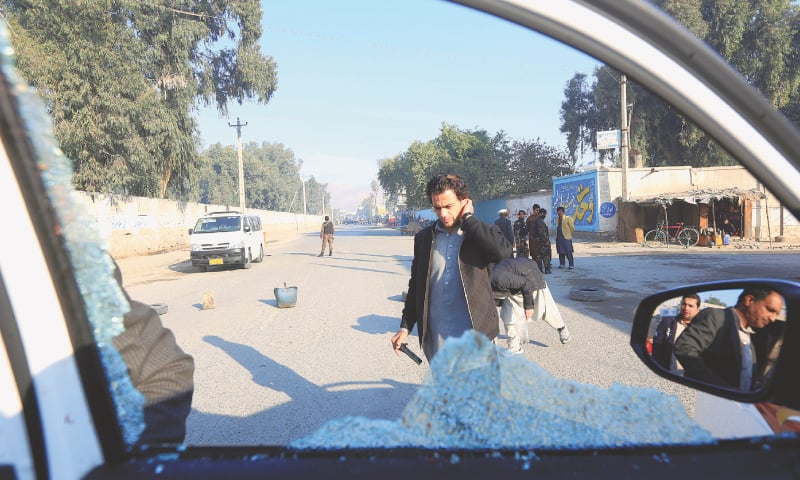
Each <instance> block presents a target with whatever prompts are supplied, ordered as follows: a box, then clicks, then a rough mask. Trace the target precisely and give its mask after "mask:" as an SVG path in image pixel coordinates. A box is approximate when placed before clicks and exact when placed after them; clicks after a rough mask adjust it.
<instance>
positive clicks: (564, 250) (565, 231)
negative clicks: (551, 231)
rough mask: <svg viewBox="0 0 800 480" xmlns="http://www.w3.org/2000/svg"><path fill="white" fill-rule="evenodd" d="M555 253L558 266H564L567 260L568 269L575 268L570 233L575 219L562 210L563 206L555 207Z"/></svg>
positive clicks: (573, 229) (572, 232)
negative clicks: (556, 216) (556, 218)
mask: <svg viewBox="0 0 800 480" xmlns="http://www.w3.org/2000/svg"><path fill="white" fill-rule="evenodd" d="M556 213H557V214H558V220H556V253H558V268H564V266H565V264H566V262H569V269H570V270H572V269H573V268H575V259H574V257H573V255H572V254H573V252H574V251H575V250H574V249H573V248H572V234H574V233H575V220H573V218H572V217H571V216H569V215H567V214H566V212H565V211H564V207H558V208H556Z"/></svg>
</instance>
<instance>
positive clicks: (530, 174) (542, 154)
mask: <svg viewBox="0 0 800 480" xmlns="http://www.w3.org/2000/svg"><path fill="white" fill-rule="evenodd" d="M572 172H573V163H572V162H571V161H570V158H569V156H568V155H567V153H566V152H564V151H559V150H558V149H556V148H555V147H552V146H548V145H546V144H544V143H543V142H542V141H541V140H540V139H538V138H537V139H536V140H533V141H531V140H519V141H516V140H515V141H514V142H513V143H512V144H511V156H510V161H509V165H508V174H509V177H510V182H511V183H512V187H511V191H509V193H510V194H512V195H514V194H517V195H520V194H525V193H530V192H537V191H539V190H549V189H551V188H552V187H553V177H558V176H561V175H565V174H569V173H572Z"/></svg>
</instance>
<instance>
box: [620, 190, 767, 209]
mask: <svg viewBox="0 0 800 480" xmlns="http://www.w3.org/2000/svg"><path fill="white" fill-rule="evenodd" d="M734 197H739V198H744V199H749V200H763V199H765V198H767V195H766V194H765V193H764V192H762V191H760V190H758V189H755V188H751V189H743V188H720V189H699V190H691V191H687V192H675V193H662V194H659V195H652V194H650V195H631V197H630V199H628V202H631V203H638V204H642V205H671V204H672V203H674V202H676V201H684V202H687V203H705V204H710V203H711V200H720V199H722V198H734Z"/></svg>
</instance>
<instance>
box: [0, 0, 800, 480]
mask: <svg viewBox="0 0 800 480" xmlns="http://www.w3.org/2000/svg"><path fill="white" fill-rule="evenodd" d="M458 3H462V4H464V5H468V6H471V7H473V8H476V9H479V10H482V11H485V12H487V13H490V14H493V15H496V16H499V17H501V18H504V19H507V20H509V21H512V22H515V23H517V24H519V25H522V26H525V27H528V28H531V29H533V30H536V31H539V32H542V33H544V34H546V35H549V36H551V37H553V38H556V39H559V40H562V41H564V42H567V43H569V44H571V45H573V46H575V47H576V48H579V49H581V50H583V51H585V52H587V53H590V54H592V55H593V56H595V57H597V58H599V59H601V60H603V61H605V62H607V63H608V64H609V65H612V66H614V67H615V68H618V69H620V70H621V71H625V72H628V73H629V74H630V75H635V76H636V78H637V79H638V81H640V82H641V83H642V84H644V85H647V86H648V87H649V88H650V89H651V90H652V91H654V92H655V93H657V94H659V95H660V96H662V97H663V98H665V99H667V100H669V101H670V102H671V103H673V104H674V105H675V106H676V107H678V108H680V109H681V110H683V111H684V112H685V113H686V114H687V115H688V116H689V117H690V118H692V119H693V120H694V121H695V122H696V123H698V124H699V125H701V126H702V127H704V128H705V129H706V130H707V131H709V132H710V133H711V134H713V135H714V137H715V138H716V139H717V141H719V142H720V143H721V144H722V145H724V146H725V147H726V148H727V149H728V150H729V151H730V152H731V153H733V154H734V155H736V157H737V158H739V159H740V160H741V161H742V163H743V164H744V165H746V166H747V167H748V169H750V170H751V172H752V173H753V174H754V175H755V176H756V177H758V178H759V179H760V180H761V181H762V182H764V184H765V185H767V186H768V187H769V188H770V189H771V190H773V191H774V192H775V193H776V194H777V195H778V196H779V197H780V198H781V200H782V201H783V202H784V203H785V205H786V206H787V208H789V209H790V210H791V211H792V212H793V213H794V214H795V215H796V216H798V215H800V195H798V191H797V185H800V182H799V180H800V176H799V174H798V169H797V166H798V165H800V161H798V160H799V158H800V157H799V156H800V134H798V132H797V130H796V129H794V127H792V126H791V125H790V124H788V122H787V121H786V120H785V118H783V117H781V116H780V115H778V114H777V113H776V112H775V111H774V109H773V108H771V106H769V105H768V103H767V102H766V101H765V100H764V99H763V98H761V97H759V96H758V95H756V94H755V92H753V91H752V90H751V89H749V88H748V87H747V86H746V84H745V83H744V82H743V81H742V80H741V79H740V78H739V77H738V76H737V75H736V74H735V73H734V72H733V71H732V69H730V68H729V67H728V66H726V65H724V64H722V63H721V62H720V60H719V59H718V58H717V57H716V56H715V55H714V54H713V52H711V51H710V50H709V49H708V48H707V47H705V46H703V45H702V44H700V43H699V42H698V41H697V39H696V38H694V37H691V36H689V35H688V34H687V33H686V32H685V31H683V30H682V29H680V28H678V26H677V25H676V24H674V23H673V22H671V21H670V20H669V19H667V18H666V17H665V16H664V15H662V14H660V13H658V12H657V11H656V10H655V9H654V8H653V7H652V6H651V5H650V4H648V3H645V2H638V1H629V0H615V1H612V0H609V1H596V2H578V1H575V2H570V1H563V2H557V3H554V2H536V1H529V2H525V1H512V0H496V1H478V0H475V1H463V2H458ZM4 52H5V53H2V55H4V56H5V58H4V67H3V68H4V70H3V75H2V82H0V88H2V89H1V90H0V108H2V117H3V118H2V122H3V123H2V125H0V127H1V128H0V130H1V131H2V142H3V146H4V148H5V150H6V154H5V155H4V156H3V157H2V160H0V169H1V170H0V195H2V197H0V199H2V202H3V203H2V204H3V205H4V206H5V207H6V208H7V209H9V210H10V211H13V215H14V216H13V217H12V218H13V224H14V225H15V240H16V241H14V242H13V243H11V240H8V239H3V240H2V242H3V243H0V260H1V261H2V262H1V263H0V274H2V285H1V286H2V290H0V293H2V295H0V314H2V324H1V325H0V326H1V327H2V333H3V346H4V352H2V353H4V355H2V357H3V359H2V360H0V388H2V392H3V393H2V395H3V396H2V405H3V408H4V409H5V411H4V415H3V418H2V419H0V426H2V430H1V431H2V433H3V435H2V437H3V438H4V440H5V441H6V442H7V444H8V445H12V447H10V448H8V449H3V450H2V451H1V452H2V453H0V463H1V464H2V466H0V468H2V469H3V470H0V472H2V473H3V474H8V475H9V476H13V477H16V478H24V479H27V478H225V477H231V478H233V477H235V478H264V477H271V476H274V477H280V478H313V477H322V476H324V477H329V478H375V477H378V476H387V475H389V476H397V477H406V476H407V477H411V476H415V477H422V478H434V477H436V478H441V477H465V476H466V477H470V478H490V477H491V478H496V477H497V476H503V477H511V478H515V477H516V478H522V477H526V478H528V477H530V476H531V475H532V474H537V475H539V476H545V477H564V476H578V477H581V476H586V477H589V476H596V477H607V478H621V477H636V476H656V477H668V478H674V477H677V476H681V475H689V476H695V475H697V474H698V472H704V474H706V475H709V476H719V477H721V476H731V477H749V476H752V477H756V476H765V475H774V476H790V475H793V473H794V470H795V469H796V464H797V459H796V453H797V450H798V446H800V443H798V439H797V437H785V438H779V439H772V440H768V441H764V442H749V441H745V442H728V443H723V444H705V445H693V446H678V447H674V446H663V445H656V446H637V445H635V446H620V447H618V448H608V449H594V448H587V449H580V448H579V449H575V450H567V451H563V450H560V451H550V450H543V451H537V452H533V451H519V450H516V449H502V448H487V449H477V450H475V449H473V450H465V451H461V450H458V451H450V450H446V451H439V450H437V449H420V448H411V449H404V448H381V449H375V450H357V449H347V448H344V449H332V450H326V451H310V452H298V451H294V450H292V449H289V448H287V447H283V446H249V447H224V446H214V447H185V446H152V447H151V448H145V449H142V450H133V449H131V448H130V445H132V444H133V443H134V442H133V441H132V440H135V437H136V435H137V433H136V432H137V430H138V429H139V428H140V427H141V425H140V423H141V419H137V418H136V414H135V413H133V414H132V417H131V416H129V415H131V412H135V410H136V395H135V392H132V391H131V390H130V388H129V387H130V386H129V384H126V383H125V382H126V381H125V368H124V365H120V364H119V363H118V359H117V358H116V357H115V356H114V355H113V352H110V351H107V350H105V349H104V348H103V341H102V340H106V341H107V340H109V338H110V337H109V335H112V334H113V333H115V330H114V329H115V328H118V327H119V325H118V324H119V322H114V321H112V319H115V318H118V317H120V316H121V314H122V313H124V304H125V302H124V301H123V299H121V298H119V291H115V287H114V285H115V282H114V281H113V268H112V266H111V265H110V263H109V262H108V256H107V255H104V252H103V251H102V248H100V247H99V245H101V242H99V240H97V239H95V238H93V237H91V236H90V237H88V240H89V241H85V240H87V237H86V236H85V235H86V234H90V231H91V229H90V228H89V229H87V230H81V229H79V228H78V227H80V225H76V223H77V224H80V223H81V222H80V220H82V219H85V218H86V217H85V212H82V211H81V210H80V207H79V206H77V205H74V204H72V203H71V202H70V199H69V189H70V183H69V178H68V174H67V173H64V171H68V162H66V161H64V159H63V158H61V157H60V156H59V155H58V152H57V150H55V149H53V148H49V149H48V148H46V147H49V146H52V139H51V138H49V137H48V135H47V130H46V128H44V125H46V119H45V117H44V113H43V112H44V110H43V109H42V108H41V106H40V105H39V104H38V103H37V102H36V101H35V99H34V98H33V97H32V96H31V95H29V94H26V93H25V88H24V84H23V83H22V82H20V80H19V79H18V78H15V77H14V74H13V69H12V68H11V67H10V63H11V58H10V57H8V54H9V52H8V51H7V50H4ZM37 109H38V110H37ZM31 111H34V112H38V113H37V114H36V117H35V119H32V118H31V115H33V114H32V113H31ZM26 115H27V116H26ZM26 122H27V123H26ZM59 172H61V173H59ZM51 174H52V175H53V176H51ZM59 175H60V176H59ZM76 219H77V221H76ZM88 224H91V222H88ZM16 229H18V231H16ZM2 237H10V236H9V235H2ZM80 240H84V241H83V242H81V241H80ZM105 329H109V331H104V330H105ZM97 335H100V336H99V337H98V336H97ZM98 339H99V340H98ZM623 347H624V346H620V348H623ZM6 434H7V435H6ZM13 477H12V478H13Z"/></svg>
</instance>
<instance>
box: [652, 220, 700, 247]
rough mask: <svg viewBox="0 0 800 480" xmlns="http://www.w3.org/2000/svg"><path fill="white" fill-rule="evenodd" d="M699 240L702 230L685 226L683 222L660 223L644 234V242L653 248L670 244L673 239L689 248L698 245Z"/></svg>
mask: <svg viewBox="0 0 800 480" xmlns="http://www.w3.org/2000/svg"><path fill="white" fill-rule="evenodd" d="M673 231H674V233H673ZM699 240H700V232H698V231H697V229H696V228H694V227H687V226H684V223H683V222H678V223H676V224H675V225H664V224H661V223H660V224H658V225H657V226H656V228H654V229H653V230H650V231H649V232H647V233H646V234H645V236H644V244H645V245H646V246H648V247H651V248H655V247H661V246H664V245H669V243H670V242H673V241H674V242H676V243H678V244H680V245H683V246H684V247H685V248H689V247H694V246H695V245H697V242H698V241H699Z"/></svg>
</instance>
